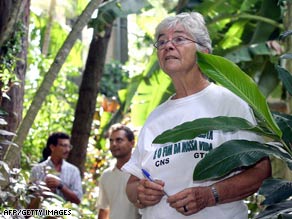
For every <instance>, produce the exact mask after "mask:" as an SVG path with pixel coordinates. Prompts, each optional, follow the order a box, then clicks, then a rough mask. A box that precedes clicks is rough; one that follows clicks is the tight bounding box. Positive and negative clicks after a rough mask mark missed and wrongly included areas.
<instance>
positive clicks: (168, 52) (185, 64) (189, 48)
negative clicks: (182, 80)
mask: <svg viewBox="0 0 292 219" xmlns="http://www.w3.org/2000/svg"><path fill="white" fill-rule="evenodd" d="M177 37H182V38H177ZM173 39H179V40H178V41H177V40H175V42H173V41H172V40H173ZM181 39H183V41H181ZM188 39H190V40H188ZM158 41H162V42H164V46H163V48H158V49H157V55H158V60H159V64H160V67H161V68H162V69H163V71H164V72H166V73H167V74H168V75H170V76H171V75H173V74H175V73H184V72H189V71H191V70H192V69H193V68H194V67H195V66H196V44H195V43H194V42H193V39H192V37H191V36H190V35H189V34H187V33H186V31H185V30H184V28H183V27H182V26H180V25H178V26H176V27H174V28H171V29H165V30H162V31H161V32H160V34H159V36H158ZM177 42H182V43H177ZM176 44H177V45H176Z"/></svg>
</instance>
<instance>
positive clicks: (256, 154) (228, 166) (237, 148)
mask: <svg viewBox="0 0 292 219" xmlns="http://www.w3.org/2000/svg"><path fill="white" fill-rule="evenodd" d="M269 155H271V156H275V157H277V158H280V159H282V160H284V161H286V162H287V164H288V166H289V167H291V166H292V157H291V156H290V155H289V154H288V153H286V152H285V151H284V150H282V149H281V148H280V147H278V146H277V145H276V144H274V145H272V144H262V143H259V142H255V141H247V140H231V141H227V142H225V143H223V144H222V145H220V147H217V148H215V149H213V150H211V151H210V152H209V153H208V154H206V156H205V157H204V159H202V160H201V161H200V162H199V163H198V164H197V166H196V167H195V170H194V173H193V179H194V180H211V179H219V178H222V177H224V176H226V175H227V174H229V173H231V172H232V171H234V170H235V169H237V168H238V167H248V166H251V165H253V164H255V163H256V162H258V161H259V160H261V159H262V158H264V157H267V156H269Z"/></svg>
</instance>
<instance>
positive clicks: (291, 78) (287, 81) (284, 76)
mask: <svg viewBox="0 0 292 219" xmlns="http://www.w3.org/2000/svg"><path fill="white" fill-rule="evenodd" d="M275 67H276V70H277V71H278V73H279V77H280V79H281V81H282V82H283V84H284V86H285V88H286V89H287V91H288V92H289V94H290V95H292V75H291V74H290V73H289V71H287V70H286V69H285V68H282V67H281V66H279V65H275Z"/></svg>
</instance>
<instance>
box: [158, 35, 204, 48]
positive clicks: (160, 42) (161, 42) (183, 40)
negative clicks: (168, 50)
mask: <svg viewBox="0 0 292 219" xmlns="http://www.w3.org/2000/svg"><path fill="white" fill-rule="evenodd" d="M168 42H171V43H172V44H173V45H175V46H179V45H183V44H186V43H189V42H193V43H197V44H199V45H200V46H203V45H202V44H200V43H198V42H196V41H194V40H191V39H188V38H186V37H183V36H177V37H174V38H172V39H171V40H157V41H156V42H155V43H154V47H155V48H156V49H164V48H165V46H166V44H167V43H168Z"/></svg>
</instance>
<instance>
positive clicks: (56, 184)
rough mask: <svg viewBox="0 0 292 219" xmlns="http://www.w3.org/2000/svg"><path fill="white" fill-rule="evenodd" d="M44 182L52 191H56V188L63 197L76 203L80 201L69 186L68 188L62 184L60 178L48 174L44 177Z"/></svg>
mask: <svg viewBox="0 0 292 219" xmlns="http://www.w3.org/2000/svg"><path fill="white" fill-rule="evenodd" d="M76 180H77V179H76ZM45 182H46V184H47V186H48V187H49V188H50V189H51V190H52V191H56V190H57V189H58V190H59V191H60V192H62V194H63V195H64V198H65V199H66V200H67V201H70V202H72V203H76V204H79V203H80V199H79V198H78V196H77V194H76V193H75V192H73V191H72V190H71V189H70V188H68V187H67V186H66V185H65V184H63V183H62V182H61V180H60V179H58V178H56V177H53V176H50V175H48V176H46V178H45Z"/></svg>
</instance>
